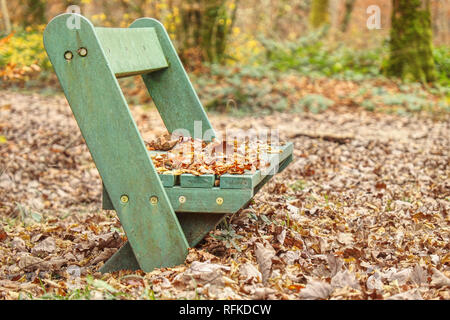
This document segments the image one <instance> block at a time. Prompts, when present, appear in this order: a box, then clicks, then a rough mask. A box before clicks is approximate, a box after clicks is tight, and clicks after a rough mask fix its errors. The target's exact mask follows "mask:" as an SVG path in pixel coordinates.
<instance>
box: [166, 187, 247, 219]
mask: <svg viewBox="0 0 450 320" xmlns="http://www.w3.org/2000/svg"><path fill="white" fill-rule="evenodd" d="M166 193H167V195H168V196H169V199H170V202H171V204H172V207H173V209H174V210H175V211H176V212H205V213H207V212H215V213H234V212H236V211H238V210H239V209H241V208H242V207H243V206H244V205H245V204H246V203H247V202H248V201H249V200H250V199H251V198H252V196H253V190H247V189H244V190H237V189H220V188H209V189H204V188H182V187H172V188H166ZM180 197H184V198H181V199H180ZM218 198H222V202H221V201H220V200H218ZM180 200H181V201H180Z"/></svg>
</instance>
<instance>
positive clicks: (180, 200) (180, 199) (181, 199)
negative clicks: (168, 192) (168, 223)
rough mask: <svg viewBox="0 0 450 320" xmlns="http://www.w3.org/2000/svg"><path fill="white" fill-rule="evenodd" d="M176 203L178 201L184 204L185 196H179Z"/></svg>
mask: <svg viewBox="0 0 450 320" xmlns="http://www.w3.org/2000/svg"><path fill="white" fill-rule="evenodd" d="M178 201H179V202H180V203H185V202H186V197H185V196H180V197H179V198H178Z"/></svg>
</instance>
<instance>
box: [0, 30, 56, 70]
mask: <svg viewBox="0 0 450 320" xmlns="http://www.w3.org/2000/svg"><path fill="white" fill-rule="evenodd" d="M43 30H44V26H37V27H35V28H27V29H20V30H17V31H16V32H15V33H14V34H13V35H12V36H11V37H10V38H8V39H6V38H5V39H4V42H5V43H4V44H2V45H1V46H0V69H1V68H3V67H5V66H6V65H7V64H14V65H17V67H29V66H30V65H32V64H36V65H38V66H39V67H40V68H41V69H42V70H50V69H51V64H50V61H49V60H48V57H47V54H46V53H45V50H44V44H43V42H42V32H43ZM0 41H1V40H0Z"/></svg>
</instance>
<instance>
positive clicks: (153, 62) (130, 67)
mask: <svg viewBox="0 0 450 320" xmlns="http://www.w3.org/2000/svg"><path fill="white" fill-rule="evenodd" d="M95 32H96V34H97V37H98V39H99V41H100V44H101V46H102V47H103V50H104V52H105V55H106V58H107V60H108V62H109V64H110V66H111V69H112V70H113V72H114V74H115V75H116V76H117V77H118V78H120V77H126V76H132V75H137V74H143V73H148V72H152V71H156V70H160V69H163V68H167V67H168V64H167V61H166V58H165V57H164V53H163V51H162V49H161V45H160V44H159V40H158V37H157V35H156V32H155V29H154V28H135V29H130V28H95ZM88 54H89V49H88Z"/></svg>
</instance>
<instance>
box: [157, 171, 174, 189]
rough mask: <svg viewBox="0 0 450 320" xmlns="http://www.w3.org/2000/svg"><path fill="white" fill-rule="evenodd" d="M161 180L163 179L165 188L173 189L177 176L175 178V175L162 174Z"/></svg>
mask: <svg viewBox="0 0 450 320" xmlns="http://www.w3.org/2000/svg"><path fill="white" fill-rule="evenodd" d="M159 178H160V179H161V182H162V184H163V186H164V187H173V186H174V185H175V182H176V178H177V176H174V175H173V174H160V175H159Z"/></svg>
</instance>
